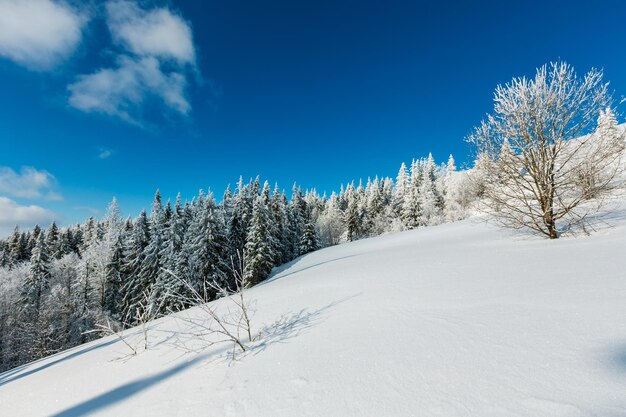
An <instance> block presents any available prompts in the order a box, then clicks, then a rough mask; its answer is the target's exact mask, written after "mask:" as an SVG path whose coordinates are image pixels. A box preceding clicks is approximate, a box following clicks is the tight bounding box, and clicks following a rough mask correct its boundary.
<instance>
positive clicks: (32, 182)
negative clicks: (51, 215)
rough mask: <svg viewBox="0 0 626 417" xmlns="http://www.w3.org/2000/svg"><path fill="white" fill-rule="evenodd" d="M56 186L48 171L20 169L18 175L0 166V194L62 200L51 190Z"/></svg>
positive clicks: (28, 168)
mask: <svg viewBox="0 0 626 417" xmlns="http://www.w3.org/2000/svg"><path fill="white" fill-rule="evenodd" d="M56 185H57V181H56V178H54V176H53V175H52V174H50V173H49V172H48V171H43V170H37V169H35V168H33V167H22V169H21V170H20V172H19V173H18V172H15V171H14V170H13V169H11V168H9V167H2V166H0V192H2V193H5V194H9V195H12V196H15V197H22V198H41V199H46V200H54V201H58V200H62V199H63V197H62V196H61V195H60V194H59V193H57V192H55V191H54V190H53V189H54V188H55V187H56Z"/></svg>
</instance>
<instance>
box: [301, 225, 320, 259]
mask: <svg viewBox="0 0 626 417" xmlns="http://www.w3.org/2000/svg"><path fill="white" fill-rule="evenodd" d="M317 249H319V246H318V243H317V231H316V230H315V225H314V224H313V222H312V221H308V222H307V223H306V225H305V226H304V233H303V234H302V240H301V241H300V253H301V254H306V253H309V252H313V251H315V250H317Z"/></svg>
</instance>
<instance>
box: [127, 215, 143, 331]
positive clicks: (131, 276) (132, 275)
mask: <svg viewBox="0 0 626 417" xmlns="http://www.w3.org/2000/svg"><path fill="white" fill-rule="evenodd" d="M148 243H150V229H149V224H148V216H147V214H146V211H145V210H142V211H141V213H140V214H139V216H138V217H137V218H136V219H135V221H134V222H133V225H132V228H131V230H130V231H129V232H128V233H125V234H124V235H123V256H122V266H121V270H122V274H123V275H124V277H125V278H124V284H123V286H122V291H121V292H122V321H123V322H125V323H129V324H131V323H134V319H133V316H134V314H135V312H136V309H137V307H138V305H139V304H138V303H139V302H140V301H141V300H142V297H143V293H144V291H145V290H147V289H146V288H144V287H143V285H142V282H141V281H140V279H139V271H140V270H141V264H142V262H143V256H144V251H145V248H146V247H147V246H148Z"/></svg>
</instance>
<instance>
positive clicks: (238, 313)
mask: <svg viewBox="0 0 626 417" xmlns="http://www.w3.org/2000/svg"><path fill="white" fill-rule="evenodd" d="M237 258H238V260H237V265H235V261H234V260H232V259H231V268H230V269H231V273H232V274H233V278H234V279H233V281H234V284H235V288H234V289H230V288H227V287H226V286H225V285H223V284H220V283H218V282H217V281H212V282H207V283H206V284H205V285H204V288H203V289H202V290H200V291H199V290H197V289H196V288H195V287H194V286H193V285H192V284H190V283H189V282H187V281H185V280H184V279H182V278H181V277H178V276H177V275H176V274H174V272H172V271H170V270H168V269H165V268H163V271H165V272H166V273H168V274H170V275H172V276H173V277H175V278H176V279H178V280H180V281H181V282H182V284H183V285H184V287H185V289H186V294H175V295H176V296H178V297H180V298H181V301H182V302H183V304H185V305H192V306H196V308H197V309H198V310H199V311H200V312H201V314H200V315H199V316H197V315H195V314H194V313H193V312H190V311H187V312H185V313H183V315H180V316H179V318H180V319H181V320H183V321H185V322H187V323H189V324H191V325H192V326H193V328H195V329H197V331H195V332H194V333H193V335H192V336H193V339H194V340H196V341H197V340H204V341H205V342H206V343H205V344H204V348H206V347H208V346H212V345H215V344H219V343H232V345H233V352H234V351H235V349H238V350H239V351H241V352H245V351H246V350H247V343H250V342H254V341H255V340H257V339H258V337H259V336H260V334H259V335H255V336H253V335H252V333H253V332H252V322H251V312H250V302H249V301H248V300H247V299H246V298H245V297H244V292H245V290H246V289H247V288H248V287H249V286H250V281H249V279H248V278H247V276H248V275H249V274H248V273H247V272H248V271H247V269H246V268H247V266H246V263H245V261H244V257H243V256H241V255H239V254H238V256H237ZM201 291H202V292H201ZM210 293H215V294H216V296H217V297H218V299H217V300H216V301H214V302H212V303H207V302H206V300H207V299H209V298H208V294H210ZM172 313H173V312H172ZM207 343H208V346H207V345H206V344H207ZM183 347H185V346H183ZM189 350H191V349H189Z"/></svg>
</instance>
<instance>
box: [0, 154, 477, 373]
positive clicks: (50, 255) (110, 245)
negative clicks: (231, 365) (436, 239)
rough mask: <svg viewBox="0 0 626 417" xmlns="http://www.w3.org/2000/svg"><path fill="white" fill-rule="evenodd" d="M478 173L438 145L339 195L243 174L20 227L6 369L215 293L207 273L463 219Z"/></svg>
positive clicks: (2, 279) (226, 283) (9, 283)
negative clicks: (472, 175)
mask: <svg viewBox="0 0 626 417" xmlns="http://www.w3.org/2000/svg"><path fill="white" fill-rule="evenodd" d="M467 176H468V174H467V173H466V172H462V171H459V172H457V171H456V167H455V164H454V159H453V158H452V157H450V159H449V161H448V163H447V164H441V165H437V164H436V163H435V161H434V159H433V158H432V156H431V155H429V156H428V158H424V159H420V160H414V161H413V162H412V163H411V165H410V167H407V166H406V165H405V164H402V166H401V168H400V170H399V172H398V175H397V177H396V179H395V181H394V180H393V179H391V178H382V179H380V178H374V179H373V180H368V181H367V183H366V184H365V185H364V184H363V183H362V182H359V183H358V184H355V183H350V184H348V185H347V186H345V187H343V186H342V187H341V190H340V192H338V193H332V194H331V195H330V196H326V195H322V196H320V195H319V194H317V193H316V191H315V190H307V191H303V190H302V189H301V188H299V187H297V186H296V185H294V186H293V189H292V190H291V195H290V196H289V197H288V196H287V193H286V192H285V191H284V190H282V189H280V188H279V187H278V185H276V186H274V187H270V185H269V184H268V183H267V182H264V183H261V181H260V179H259V178H256V179H254V180H251V181H249V182H248V183H244V182H243V180H241V179H240V180H239V182H238V184H237V186H236V188H235V189H234V190H232V189H231V188H230V187H228V188H227V189H226V191H225V192H224V194H223V196H222V198H221V200H219V201H217V200H216V198H215V196H214V195H213V194H211V193H204V192H202V191H200V193H199V194H198V195H197V196H196V197H195V198H193V199H192V200H191V201H185V202H183V201H181V198H180V196H178V197H177V198H176V200H175V201H174V202H173V203H172V202H170V201H169V200H168V201H167V202H164V201H163V197H162V196H161V194H160V192H159V191H157V192H156V194H155V196H154V201H153V202H152V207H151V208H150V210H149V211H146V210H143V211H142V212H141V213H139V215H138V216H137V217H135V218H131V217H128V218H126V219H124V218H123V217H122V215H121V213H120V210H119V208H118V205H117V202H116V200H115V199H113V201H112V202H111V204H110V205H109V207H108V210H107V213H106V215H105V216H104V217H103V218H102V219H94V218H89V219H88V220H87V221H85V222H84V223H82V224H78V225H75V226H70V227H64V228H59V227H58V226H57V225H56V224H55V223H52V224H51V225H49V226H48V227H47V228H45V229H44V228H42V227H39V226H38V227H35V228H34V229H32V230H24V231H20V230H18V228H16V229H15V231H14V232H13V234H12V235H11V236H10V237H9V238H8V239H6V240H0V297H2V298H0V370H6V369H9V368H12V367H15V366H17V365H19V364H22V363H25V362H28V361H32V360H35V359H38V358H41V357H44V356H47V355H50V354H53V353H55V352H58V351H61V350H63V349H67V348H69V347H72V346H75V345H78V344H81V343H85V342H87V341H90V340H92V339H95V338H98V337H100V336H102V335H103V334H102V333H101V332H99V331H98V330H97V329H98V327H97V326H98V324H101V323H104V322H107V323H113V325H114V326H115V328H116V329H123V328H125V327H129V326H133V325H136V324H138V322H139V321H140V320H141V318H142V317H145V316H146V313H147V312H149V316H150V317H158V316H161V315H164V314H167V313H169V312H173V311H178V310H181V309H184V308H187V307H189V305H188V304H189V302H188V301H186V300H189V298H188V297H186V296H185V295H186V294H185V293H186V292H188V291H191V288H193V289H194V290H196V291H198V293H200V294H203V297H204V298H205V300H206V301H209V300H211V299H213V298H215V297H216V296H217V294H216V291H214V290H212V289H211V285H207V284H210V283H214V282H216V283H218V284H219V285H220V286H222V287H225V288H233V286H234V276H235V275H234V272H235V270H236V269H237V268H240V269H241V268H244V271H243V272H244V273H245V275H246V279H247V281H248V282H250V283H251V284H252V285H254V284H256V283H259V282H261V281H263V280H264V279H265V278H267V276H268V275H269V274H270V272H271V270H272V268H273V267H275V266H278V265H281V264H284V263H287V262H289V261H291V260H293V259H295V258H297V257H298V256H301V255H304V254H306V253H308V252H311V251H314V250H316V249H319V248H323V247H326V246H331V245H336V244H339V243H342V242H346V241H353V240H357V239H361V238H365V237H370V236H376V235H380V234H383V233H387V232H393V231H400V230H406V229H414V228H417V227H421V226H429V225H435V224H439V223H442V222H447V221H454V220H458V219H461V218H463V217H465V215H466V210H467V208H468V207H469V203H470V202H471V201H472V199H473V198H474V196H475V194H476V193H475V192H474V191H472V190H473V188H472V187H471V186H470V184H469V182H468V180H467ZM243 265H245V267H244V266H243ZM240 272H241V271H240ZM146 310H147V311H146Z"/></svg>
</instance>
